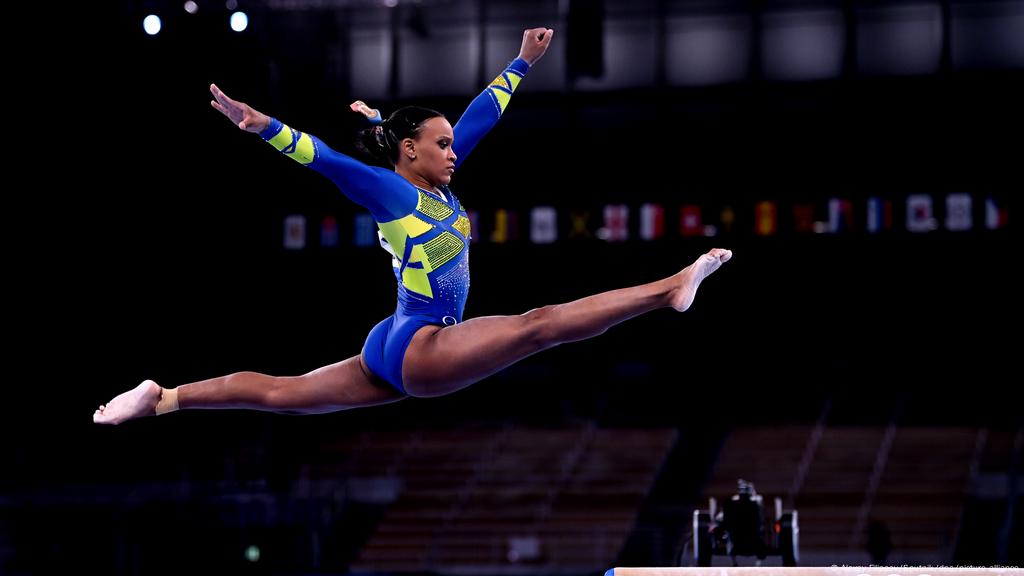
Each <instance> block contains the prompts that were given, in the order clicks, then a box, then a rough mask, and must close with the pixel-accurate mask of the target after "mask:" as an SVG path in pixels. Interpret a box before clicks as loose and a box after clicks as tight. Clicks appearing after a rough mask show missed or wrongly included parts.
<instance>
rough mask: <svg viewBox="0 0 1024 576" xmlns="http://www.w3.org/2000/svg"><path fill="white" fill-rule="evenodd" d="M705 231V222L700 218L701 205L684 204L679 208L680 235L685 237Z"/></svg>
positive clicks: (698, 234)
mask: <svg viewBox="0 0 1024 576" xmlns="http://www.w3.org/2000/svg"><path fill="white" fill-rule="evenodd" d="M703 233H704V224H703V223H702V222H701V220H700V206H697V205H696V204H683V205H682V206H681V207H680V208H679V235H680V236H684V237H689V236H700V235H701V234H703Z"/></svg>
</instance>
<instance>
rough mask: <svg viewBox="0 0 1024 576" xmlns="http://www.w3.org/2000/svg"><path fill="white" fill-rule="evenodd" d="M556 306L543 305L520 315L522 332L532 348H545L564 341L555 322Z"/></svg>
mask: <svg viewBox="0 0 1024 576" xmlns="http://www.w3.org/2000/svg"><path fill="white" fill-rule="evenodd" d="M556 308H557V306H554V305H548V306H541V307H540V308H534V309H533V310H530V311H529V312H527V313H525V314H522V315H521V316H520V318H521V319H522V321H523V325H522V327H521V330H522V334H523V336H524V338H525V340H526V341H527V342H528V343H529V344H530V346H531V348H534V349H536V350H545V349H547V348H551V347H552V346H557V345H559V344H561V343H562V339H561V337H560V334H559V329H558V326H557V324H556V322H555V309H556Z"/></svg>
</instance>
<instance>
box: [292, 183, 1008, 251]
mask: <svg viewBox="0 0 1024 576" xmlns="http://www.w3.org/2000/svg"><path fill="white" fill-rule="evenodd" d="M677 208H678V209H677V210H676V209H667V208H666V207H665V206H664V205H662V204H657V203H644V204H641V205H640V206H638V207H636V209H635V210H631V208H630V206H629V205H627V204H606V205H604V206H603V207H600V208H593V209H571V210H568V209H567V210H561V211H560V210H558V209H556V208H555V207H553V206H534V207H532V208H529V209H527V210H524V211H518V210H509V209H497V210H494V211H492V212H489V213H487V214H481V213H479V212H476V211H472V210H471V211H469V212H468V215H469V219H470V224H471V230H472V232H471V236H470V239H471V241H472V242H473V243H479V242H490V243H497V244H502V243H507V242H519V241H524V240H525V241H528V242H529V243H531V244H553V243H555V242H559V241H562V240H568V241H572V240H582V239H597V240H603V241H607V242H624V241H628V240H633V239H637V240H642V241H653V240H658V239H661V238H668V237H673V236H675V237H695V236H707V237H713V236H720V235H736V234H752V235H755V236H766V237H767V236H777V235H782V234H844V233H851V232H858V231H859V232H864V233H868V234H882V233H890V232H899V231H906V232H910V233H927V232H932V231H936V230H940V229H944V230H948V231H950V232H967V231H971V230H976V229H984V230H999V229H1004V228H1007V226H1008V223H1009V208H1008V205H1007V203H1006V202H1005V201H1002V200H1000V199H997V198H995V197H993V196H979V197H978V199H977V200H976V199H975V196H974V195H971V194H968V193H952V194H946V195H944V196H933V195H931V194H911V195H909V196H906V197H905V198H904V199H903V200H902V201H901V202H896V201H894V200H893V199H891V198H883V197H878V196H872V197H868V198H866V199H864V200H861V201H859V202H855V201H854V200H851V199H849V198H841V197H834V198H829V199H828V200H827V201H825V202H792V203H789V204H786V205H781V204H780V203H779V202H776V201H773V200H762V201H758V202H754V203H753V204H752V205H743V206H739V205H730V204H725V205H710V204H683V205H681V206H678V207H677ZM310 220H311V219H310V218H307V217H306V216H305V215H302V214H290V215H287V216H285V218H284V247H285V248H286V249H289V250H303V249H307V248H310V247H313V246H317V245H318V246H320V247H322V248H337V247H339V246H340V245H341V244H342V238H343V237H346V238H350V239H351V241H350V243H349V244H351V245H355V246H359V247H372V246H376V245H377V242H378V239H377V224H376V223H375V222H374V221H373V218H372V217H371V216H370V215H369V214H367V213H360V214H356V215H355V216H353V217H352V223H351V227H346V229H345V230H343V229H342V226H341V224H340V223H339V221H338V219H337V217H335V216H334V215H330V214H328V215H325V216H322V217H319V218H315V219H312V222H311V221H310Z"/></svg>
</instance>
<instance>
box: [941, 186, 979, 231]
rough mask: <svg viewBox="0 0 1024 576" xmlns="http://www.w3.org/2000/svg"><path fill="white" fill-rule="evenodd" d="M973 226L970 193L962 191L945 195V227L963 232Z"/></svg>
mask: <svg viewBox="0 0 1024 576" xmlns="http://www.w3.org/2000/svg"><path fill="white" fill-rule="evenodd" d="M973 227H974V218H973V217H972V216H971V195H970V194H964V193H957V194H949V195H947V196H946V229H947V230H953V231H955V232H963V231H966V230H970V229H971V228H973Z"/></svg>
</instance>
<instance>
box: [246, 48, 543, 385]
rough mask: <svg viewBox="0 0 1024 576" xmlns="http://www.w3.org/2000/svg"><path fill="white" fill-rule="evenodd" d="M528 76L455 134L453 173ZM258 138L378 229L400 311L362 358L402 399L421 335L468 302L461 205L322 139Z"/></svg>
mask: <svg viewBox="0 0 1024 576" xmlns="http://www.w3.org/2000/svg"><path fill="white" fill-rule="evenodd" d="M528 70H529V64H527V63H526V61H524V60H522V59H520V58H517V59H515V60H513V61H512V63H511V64H509V66H508V68H506V69H505V71H504V72H502V73H501V74H500V75H499V76H498V77H497V78H495V79H494V81H493V82H491V84H490V85H489V86H487V88H486V89H484V91H483V92H482V93H481V94H480V95H479V96H477V97H476V98H475V99H474V100H473V102H472V103H470V105H469V108H467V109H466V112H465V113H464V114H463V115H462V117H461V118H460V119H459V121H458V123H456V124H455V126H454V127H453V131H454V141H453V142H452V148H453V151H454V152H455V155H456V157H457V159H456V161H455V162H456V168H457V167H458V166H459V165H460V164H461V163H462V162H463V161H464V160H465V159H466V157H467V156H468V155H469V153H470V151H472V149H473V147H475V146H476V144H477V143H478V142H480V139H481V138H483V137H484V135H485V134H487V132H488V131H489V130H490V129H491V128H492V127H493V126H494V125H495V124H496V123H497V121H498V119H499V118H500V117H501V113H502V112H503V111H504V110H505V107H506V106H507V105H508V102H509V99H510V98H511V96H512V93H513V92H514V91H515V89H516V87H517V86H518V85H519V81H520V80H522V78H523V76H525V75H526V72H527V71H528ZM260 136H261V137H262V138H263V139H264V140H266V141H267V142H269V143H270V144H271V145H273V146H274V147H275V148H277V149H278V150H279V151H281V152H282V153H284V154H286V155H288V156H290V157H292V158H293V159H294V160H296V161H298V162H299V163H301V164H304V165H306V166H309V167H310V168H313V169H314V170H316V171H318V172H320V173H321V174H324V175H325V176H327V177H328V178H330V179H331V180H332V181H333V182H334V183H335V184H336V185H337V186H338V188H339V189H341V191H342V193H344V194H345V196H347V197H348V198H349V199H351V200H352V201H353V202H356V203H357V204H359V205H361V206H363V207H365V208H366V209H368V210H369V211H370V214H371V215H373V218H374V220H376V221H377V226H378V228H379V230H380V232H379V236H380V240H381V246H383V247H384V248H385V249H386V250H387V251H388V252H390V253H391V255H392V265H393V266H394V270H395V278H396V280H397V281H398V307H397V309H396V310H395V313H394V314H392V315H391V316H389V317H388V318H385V319H384V320H383V321H381V322H380V323H379V324H377V325H376V326H375V327H374V328H373V329H372V330H370V334H369V336H367V339H366V343H365V344H364V345H363V358H364V359H365V360H366V363H367V365H368V367H369V368H370V371H371V372H373V373H374V374H375V375H376V376H378V377H380V378H383V379H384V380H386V381H387V382H389V383H390V384H391V385H393V386H394V387H395V388H397V389H398V390H399V391H400V392H403V393H404V392H405V387H404V386H403V384H402V360H403V358H404V357H405V350H406V348H408V346H409V342H410V341H411V340H412V337H413V335H414V334H415V333H416V331H417V330H419V329H420V328H422V327H423V326H427V325H438V326H444V325H451V324H456V323H458V322H461V321H462V311H463V309H464V308H465V306H466V297H467V295H468V294H469V238H470V229H469V228H470V227H469V217H468V216H467V215H466V210H465V208H463V207H462V204H461V203H460V202H459V201H458V199H457V198H456V197H455V196H454V195H453V194H452V193H451V192H450V191H449V190H448V188H447V187H441V191H442V192H443V195H444V198H440V197H438V196H437V195H435V194H432V193H429V192H426V191H423V190H420V189H419V188H417V187H416V186H414V185H413V184H412V183H410V182H409V181H408V180H406V179H405V178H403V177H402V176H400V175H398V173H396V172H395V171H394V170H388V169H385V168H379V167H376V166H370V165H367V164H364V163H363V162H360V161H358V160H356V159H354V158H352V157H350V156H346V155H345V154H342V153H340V152H337V151H335V150H332V149H331V148H330V147H328V146H327V145H326V144H324V143H323V142H322V141H321V140H320V139H319V138H317V137H315V136H312V135H310V134H306V133H303V132H299V131H297V130H295V129H293V128H290V127H288V126H286V125H284V124H282V123H281V122H280V121H278V120H277V119H273V118H272V119H271V122H270V126H268V127H267V129H266V130H264V131H263V132H261V133H260Z"/></svg>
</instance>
